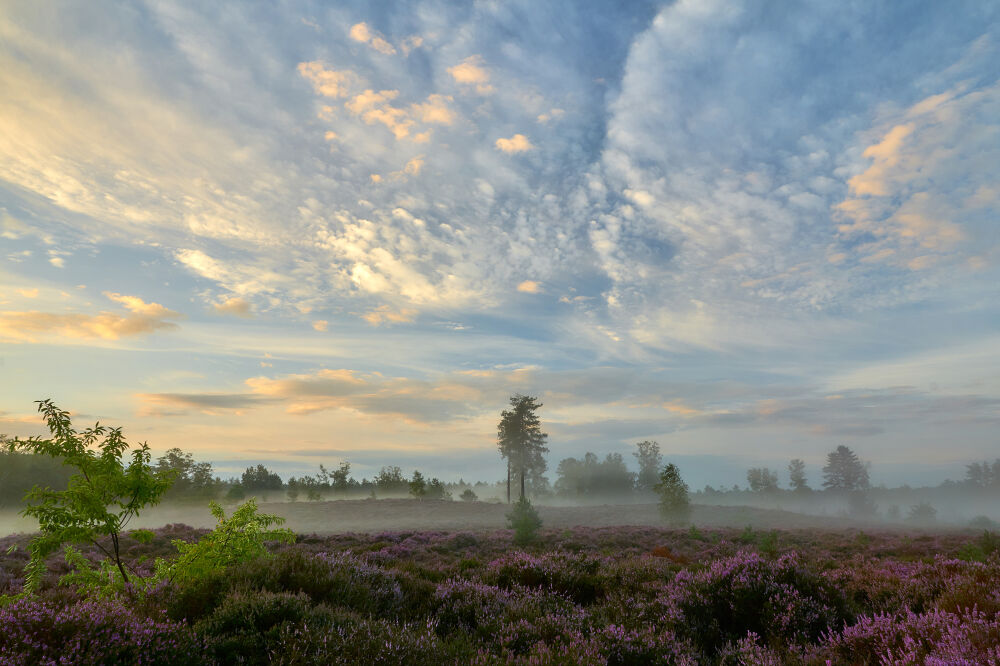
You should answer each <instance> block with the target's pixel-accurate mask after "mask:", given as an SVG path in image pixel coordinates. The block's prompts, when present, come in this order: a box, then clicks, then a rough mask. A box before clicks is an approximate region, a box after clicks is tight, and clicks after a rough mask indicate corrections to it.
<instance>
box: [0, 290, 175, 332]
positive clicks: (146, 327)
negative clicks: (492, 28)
mask: <svg viewBox="0 0 1000 666" xmlns="http://www.w3.org/2000/svg"><path fill="white" fill-rule="evenodd" d="M105 296H107V297H108V298H109V299H111V300H113V301H116V302H118V303H121V304H122V305H124V306H125V307H126V309H128V310H129V311H130V314H127V315H121V314H118V313H114V312H101V313H99V314H96V315H88V314H81V313H66V314H57V313H51V312H38V311H37V310H31V311H28V312H10V311H8V312H0V339H6V340H8V341H13V342H38V340H39V338H40V337H49V336H58V337H67V338H76V339H80V338H97V339H102V340H117V339H119V338H123V337H130V336H135V335H144V334H148V333H152V332H153V331H156V330H163V329H173V328H177V324H175V323H174V322H171V321H168V320H170V319H177V318H180V317H181V315H180V314H179V313H177V312H174V311H173V310H169V309H167V308H165V307H164V306H162V305H160V304H159V303H146V302H145V301H143V300H142V299H141V298H139V297H137V296H124V295H122V294H117V293H110V292H105Z"/></svg>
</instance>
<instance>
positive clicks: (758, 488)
mask: <svg viewBox="0 0 1000 666" xmlns="http://www.w3.org/2000/svg"><path fill="white" fill-rule="evenodd" d="M747 483H749V484H750V490H752V491H753V492H755V493H763V492H772V491H775V490H777V489H778V473H777V472H772V471H771V470H770V469H768V468H767V467H751V468H750V469H748V470H747Z"/></svg>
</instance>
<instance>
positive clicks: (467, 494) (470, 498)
mask: <svg viewBox="0 0 1000 666" xmlns="http://www.w3.org/2000/svg"><path fill="white" fill-rule="evenodd" d="M459 497H460V498H461V500H462V501H463V502H475V501H477V500H478V499H479V497H478V496H477V495H476V493H475V491H474V490H472V488H466V489H465V490H463V491H462V494H461V495H459Z"/></svg>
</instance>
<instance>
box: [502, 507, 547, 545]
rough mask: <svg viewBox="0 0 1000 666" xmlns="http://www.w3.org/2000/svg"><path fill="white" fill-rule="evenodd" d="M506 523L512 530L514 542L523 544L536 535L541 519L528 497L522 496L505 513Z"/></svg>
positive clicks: (529, 541) (533, 538)
mask: <svg viewBox="0 0 1000 666" xmlns="http://www.w3.org/2000/svg"><path fill="white" fill-rule="evenodd" d="M507 525H508V526H509V527H510V528H511V529H513V530H514V543H516V544H518V545H519V546H523V545H525V544H529V543H531V542H532V541H534V540H535V539H536V538H537V537H538V529H539V528H540V527H541V526H542V519H541V518H540V517H539V515H538V511H536V510H535V507H533V506H531V502H529V501H528V498H527V497H522V498H521V499H519V500H518V501H517V502H516V503H515V504H514V506H513V507H512V508H511V510H510V511H509V512H508V513H507Z"/></svg>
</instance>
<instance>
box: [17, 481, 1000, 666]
mask: <svg viewBox="0 0 1000 666" xmlns="http://www.w3.org/2000/svg"><path fill="white" fill-rule="evenodd" d="M339 504H341V503H336V502H335V503H331V505H332V506H337V505H339ZM356 504H359V505H365V504H366V503H365V502H363V501H361V502H357V503H356ZM367 504H368V505H373V506H378V505H381V506H382V507H385V508H388V507H390V506H391V507H393V508H394V509H395V511H396V512H397V513H398V514H399V518H400V520H405V519H406V518H407V517H408V516H407V515H406V513H405V511H404V507H407V506H409V507H410V510H412V511H414V512H416V511H418V510H421V511H427V510H428V509H427V508H426V507H424V508H420V507H418V506H416V505H419V504H420V503H419V502H415V501H414V502H407V501H403V500H400V501H385V503H383V502H382V501H379V502H368V503H367ZM435 504H436V503H435ZM286 506H293V505H286ZM321 507H322V505H321V504H318V503H316V504H313V505H302V506H301V507H294V508H295V509H296V510H302V511H305V510H306V509H308V510H310V511H312V510H317V511H319V510H321ZM500 508H501V509H503V508H505V507H500ZM467 510H468V511H471V509H467ZM477 510H482V511H483V512H484V515H488V516H492V513H487V512H492V511H494V507H493V506H492V505H487V504H483V505H481V506H479V507H478V509H477ZM592 510H594V509H588V511H592ZM596 511H597V513H596V514H592V515H591V517H594V516H595V515H597V516H599V515H600V511H601V507H597V508H596ZM466 515H468V514H466ZM558 515H559V513H558V512H553V511H551V510H546V509H545V508H543V510H542V516H543V519H545V520H546V524H545V527H544V528H543V529H542V530H541V531H540V532H539V534H538V538H537V539H536V540H535V541H534V542H533V543H529V544H527V545H520V546H515V545H514V544H513V533H512V531H510V530H507V529H495V528H494V529H490V527H491V526H492V525H491V524H490V523H489V520H492V518H489V519H486V518H484V522H486V524H487V527H484V528H481V529H471V530H470V529H464V530H462V529H457V527H456V526H454V525H449V526H448V527H446V528H445V529H416V530H415V529H401V528H399V527H397V528H394V529H391V530H388V531H378V532H372V531H365V532H361V531H360V530H359V531H358V532H344V531H337V530H334V529H327V530H321V531H323V532H326V533H325V534H317V533H305V532H304V531H303V530H301V529H299V528H296V531H298V532H299V534H298V537H297V539H296V543H294V544H279V543H274V544H271V545H270V546H269V548H268V553H267V554H265V555H264V556H261V557H258V558H256V559H254V560H252V561H249V562H244V563H242V564H238V565H235V566H233V567H230V568H228V569H227V570H225V571H224V572H218V573H209V574H206V575H204V576H201V577H198V578H196V579H192V580H187V581H184V582H174V583H171V584H162V585H159V586H157V587H155V588H153V589H151V590H149V591H147V592H144V593H138V592H133V593H132V594H131V595H130V594H118V595H111V596H109V597H107V598H94V597H90V598H85V597H84V596H83V595H82V593H81V591H80V590H78V589H76V588H74V587H73V586H66V585H59V584H58V583H57V581H58V579H59V577H60V576H61V575H63V574H66V573H68V572H69V567H68V565H66V564H65V563H64V562H62V561H61V558H58V557H55V556H53V557H52V558H50V560H49V568H50V573H49V574H48V576H47V577H46V578H45V580H44V581H43V584H42V588H41V590H40V592H39V594H38V595H36V596H34V597H29V598H25V599H21V600H18V601H14V602H13V603H11V604H9V605H8V606H7V607H5V608H3V609H0V625H2V626H4V627H5V630H4V632H2V633H0V663H2V664H23V663H37V664H56V663H60V664H61V663H73V664H106V663H133V662H135V663H138V662H139V660H140V658H141V663H147V664H231V663H233V664H235V663H250V664H268V663H275V664H331V663H332V664H336V663H342V664H365V663H378V664H447V663H461V664H470V663H471V664H508V663H513V664H817V665H823V664H827V663H833V664H881V663H893V664H922V663H935V664H1000V537H998V536H997V535H995V534H993V533H991V532H982V531H980V532H978V533H976V532H974V531H971V530H965V531H962V530H952V531H937V532H932V531H910V532H906V531H901V530H896V531H888V530H875V529H872V530H865V531H861V530H858V529H856V528H837V529H825V530H819V529H815V528H802V529H780V530H779V529H771V528H765V527H760V526H758V527H742V528H735V527H710V526H706V525H700V526H698V527H690V528H684V529H665V528H662V527H654V526H643V525H633V526H630V527H622V526H579V525H578V526H571V525H569V524H568V523H572V522H573V519H572V518H570V519H567V520H566V521H565V522H563V523H559V522H558V520H557V518H556V516H558ZM567 515H569V514H567ZM582 515H583V514H580V516H582ZM638 515H641V513H640V514H638ZM410 517H411V518H412V516H410ZM697 517H698V512H697V511H696V512H695V518H697ZM291 522H292V524H293V526H294V525H295V521H294V520H293V521H291ZM418 522H419V521H418ZM445 524H447V523H446V521H445ZM790 524H794V523H790ZM328 526H329V525H328ZM205 534H206V531H205V530H200V529H195V528H192V527H188V526H185V525H179V524H173V525H167V526H166V527H162V528H160V529H157V530H155V533H154V536H153V538H152V540H150V541H148V542H146V543H141V542H140V541H137V540H134V539H131V538H129V537H125V538H124V540H123V542H122V548H123V552H124V554H125V557H126V558H127V559H128V560H129V561H131V562H133V563H134V566H135V568H136V570H137V571H138V572H139V573H143V572H148V571H150V570H151V566H152V561H153V558H155V557H169V556H171V555H173V554H175V553H176V550H175V547H174V546H172V545H171V540H173V539H182V540H185V541H188V542H192V541H195V540H197V539H198V538H199V537H201V536H204V535H205ZM28 538H29V537H28V536H27V535H11V536H8V537H5V538H3V539H0V549H2V550H0V553H6V554H3V555H0V593H6V594H13V593H16V592H18V591H19V590H20V586H21V583H22V576H23V567H24V564H25V562H26V561H27V555H26V553H25V551H24V546H26V544H27V542H28ZM11 546H17V548H14V549H12V550H10V552H8V550H9V549H10V547H11ZM85 554H86V555H88V556H91V557H96V553H95V552H90V551H85Z"/></svg>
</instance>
